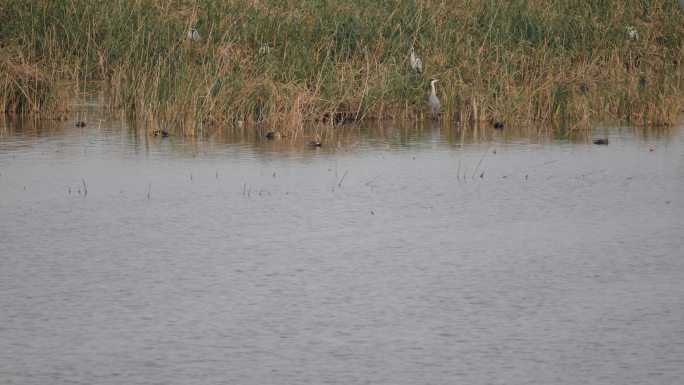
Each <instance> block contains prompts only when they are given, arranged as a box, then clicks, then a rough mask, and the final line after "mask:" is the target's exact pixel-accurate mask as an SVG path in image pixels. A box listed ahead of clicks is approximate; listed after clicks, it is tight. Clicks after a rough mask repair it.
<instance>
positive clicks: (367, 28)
mask: <svg viewBox="0 0 684 385" xmlns="http://www.w3.org/2000/svg"><path fill="white" fill-rule="evenodd" d="M3 3H4V5H3V7H2V9H1V10H0V47H1V48H2V49H1V50H0V110H2V111H5V112H19V113H37V114H42V115H43V116H46V117H64V116H66V113H67V112H68V111H69V109H70V106H71V103H72V101H73V99H74V96H75V95H76V94H77V93H79V92H83V91H84V90H86V88H87V87H95V88H96V89H97V90H102V91H104V93H105V95H107V100H108V102H107V104H108V107H109V108H110V109H111V110H112V111H121V110H123V111H125V112H126V113H127V114H129V116H130V117H132V118H135V119H136V121H138V122H148V124H149V125H150V127H149V130H150V131H152V130H155V129H158V127H153V126H152V123H151V122H155V123H154V124H156V125H163V126H164V127H168V128H174V127H175V131H176V133H181V134H185V135H193V133H195V132H196V131H197V130H199V129H202V128H203V127H207V126H221V125H225V124H240V125H242V124H244V123H261V124H263V125H267V126H270V127H273V128H276V127H277V129H278V132H282V133H283V134H290V135H297V133H298V132H299V131H300V130H301V128H302V126H303V124H305V123H306V122H309V121H319V122H322V123H325V124H328V125H335V124H338V123H344V122H347V121H356V120H360V119H384V118H403V119H422V118H423V117H424V116H428V114H427V112H428V107H427V96H428V92H427V85H428V79H429V78H430V77H433V76H434V77H436V78H438V79H440V82H439V83H438V84H439V86H440V87H439V89H438V97H439V99H440V100H441V102H442V103H441V104H442V108H441V117H440V118H441V119H445V120H455V121H458V122H461V123H472V122H492V121H506V122H507V123H510V124H522V123H530V122H549V121H558V120H562V121H566V122H572V124H575V125H577V126H578V127H583V126H587V125H588V122H590V121H593V120H596V119H603V118H617V119H622V120H625V121H629V122H632V123H635V124H672V123H674V122H676V120H677V115H678V112H679V110H680V108H681V107H682V100H683V99H682V92H681V89H682V88H681V77H682V73H683V70H682V60H684V15H683V14H682V12H681V11H680V10H679V8H678V7H677V4H676V3H675V2H674V1H670V0H668V1H665V0H651V1H649V0H645V1H638V2H636V1H634V2H632V1H630V2H625V1H584V0H583V1H580V0H551V1H547V0H531V1H526V0H512V1H503V0H495V1H482V0H463V1H461V2H459V3H458V4H454V3H453V2H452V1H439V0H417V1H414V2H400V1H389V0H384V1H370V0H353V1H347V2H336V1H326V0H317V1H304V0H291V1H273V0H254V1H250V2H244V1H238V0H233V1H230V0H204V1H202V0H188V1H179V2H172V1H157V0H138V1H129V0H107V1H105V0H73V1H68V2H67V1H52V0H34V1H30V2H27V1H23V0H21V1H20V0H5V1H4V2H3ZM630 26H631V27H634V28H635V29H636V31H638V36H637V38H634V37H633V36H632V35H630V34H629V33H628V29H627V27H630ZM192 30H194V32H193V31H192ZM411 47H415V50H416V53H417V55H419V56H420V58H421V59H422V63H423V67H424V71H423V72H422V73H418V72H416V71H414V70H413V69H412V68H411V65H410V63H409V59H408V52H409V50H410V48H411Z"/></svg>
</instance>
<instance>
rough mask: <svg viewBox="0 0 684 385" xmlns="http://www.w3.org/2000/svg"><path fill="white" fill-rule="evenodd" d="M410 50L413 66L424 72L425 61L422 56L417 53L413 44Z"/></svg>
mask: <svg viewBox="0 0 684 385" xmlns="http://www.w3.org/2000/svg"><path fill="white" fill-rule="evenodd" d="M409 52H410V59H411V68H413V70H414V71H416V72H418V73H419V74H422V73H423V61H422V60H420V58H419V57H418V56H417V55H416V50H415V49H414V48H413V46H411V50H410V51H409Z"/></svg>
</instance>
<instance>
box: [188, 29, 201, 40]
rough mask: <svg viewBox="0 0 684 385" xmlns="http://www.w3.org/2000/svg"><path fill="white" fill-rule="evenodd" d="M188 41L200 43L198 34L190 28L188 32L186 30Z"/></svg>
mask: <svg viewBox="0 0 684 385" xmlns="http://www.w3.org/2000/svg"><path fill="white" fill-rule="evenodd" d="M188 39H190V40H193V41H200V34H199V32H197V30H196V29H194V28H190V30H188Z"/></svg>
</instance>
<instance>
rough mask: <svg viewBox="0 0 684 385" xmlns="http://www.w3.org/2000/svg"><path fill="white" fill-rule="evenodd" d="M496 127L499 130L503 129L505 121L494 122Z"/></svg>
mask: <svg viewBox="0 0 684 385" xmlns="http://www.w3.org/2000/svg"><path fill="white" fill-rule="evenodd" d="M494 128H496V129H497V130H503V123H501V122H494Z"/></svg>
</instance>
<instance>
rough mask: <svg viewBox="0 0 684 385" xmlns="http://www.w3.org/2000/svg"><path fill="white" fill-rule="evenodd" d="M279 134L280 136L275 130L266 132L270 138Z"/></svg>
mask: <svg viewBox="0 0 684 385" xmlns="http://www.w3.org/2000/svg"><path fill="white" fill-rule="evenodd" d="M278 136H279V135H278V133H277V132H274V131H269V132H267V133H266V139H269V140H272V139H275V138H276V137H278Z"/></svg>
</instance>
